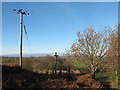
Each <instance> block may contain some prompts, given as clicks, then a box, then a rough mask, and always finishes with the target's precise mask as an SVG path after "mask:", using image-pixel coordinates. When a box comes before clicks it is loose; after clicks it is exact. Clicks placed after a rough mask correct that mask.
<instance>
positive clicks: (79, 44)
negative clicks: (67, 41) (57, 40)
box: [66, 26, 111, 78]
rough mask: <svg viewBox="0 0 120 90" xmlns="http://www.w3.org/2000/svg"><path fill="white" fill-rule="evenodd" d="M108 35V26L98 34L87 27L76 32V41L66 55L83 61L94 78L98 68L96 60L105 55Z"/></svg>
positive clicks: (109, 31) (109, 29)
mask: <svg viewBox="0 0 120 90" xmlns="http://www.w3.org/2000/svg"><path fill="white" fill-rule="evenodd" d="M110 33H111V28H110V27H109V26H108V27H105V28H103V30H102V31H99V32H95V30H94V27H92V26H88V27H87V28H86V29H84V30H83V31H82V32H80V31H79V32H77V39H76V41H75V42H74V43H73V44H72V46H71V48H70V49H69V50H67V53H66V54H67V55H68V56H71V57H74V58H76V59H78V60H83V61H84V63H85V64H86V65H87V66H88V68H89V70H90V71H91V73H93V78H95V71H96V70H97V68H98V67H99V65H98V60H101V59H102V58H103V57H104V56H105V55H106V51H107V49H108V46H109V35H110Z"/></svg>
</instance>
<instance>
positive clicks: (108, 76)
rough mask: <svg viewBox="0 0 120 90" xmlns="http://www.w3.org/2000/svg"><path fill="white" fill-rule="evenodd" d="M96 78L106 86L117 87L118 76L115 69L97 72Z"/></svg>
mask: <svg viewBox="0 0 120 90" xmlns="http://www.w3.org/2000/svg"><path fill="white" fill-rule="evenodd" d="M96 80H97V81H98V82H100V83H101V84H103V85H104V86H105V87H107V88H118V78H117V77H116V71H111V72H104V73H97V74H96Z"/></svg>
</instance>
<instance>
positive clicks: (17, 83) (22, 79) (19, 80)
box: [2, 66, 76, 88]
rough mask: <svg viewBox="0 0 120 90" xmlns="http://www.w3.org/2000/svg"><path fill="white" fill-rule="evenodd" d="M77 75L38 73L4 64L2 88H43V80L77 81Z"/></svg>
mask: <svg viewBox="0 0 120 90" xmlns="http://www.w3.org/2000/svg"><path fill="white" fill-rule="evenodd" d="M75 76H76V75H75V74H63V75H59V74H58V75H54V74H38V73H35V72H32V71H28V70H26V69H21V68H19V67H10V66H2V88H37V87H38V88H41V87H43V86H42V84H41V82H43V81H45V80H48V79H49V78H50V79H59V78H63V79H66V81H75V80H76V78H75ZM37 85H38V86H37Z"/></svg>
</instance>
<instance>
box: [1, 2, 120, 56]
mask: <svg viewBox="0 0 120 90" xmlns="http://www.w3.org/2000/svg"><path fill="white" fill-rule="evenodd" d="M117 5H118V3H117V2H111V3H110V2H103V3H98V2H94V3H93V2H74V3H72V2H69V3H67V2H34V3H33V2H31V3H30V2H26V3H25V2H23V3H22V2H3V3H2V51H3V52H2V53H3V55H8V54H19V41H20V29H19V28H20V15H18V14H16V13H14V12H13V11H12V9H19V8H22V9H23V10H24V11H25V10H27V11H29V12H30V15H29V16H24V17H23V19H24V22H23V24H25V25H26V29H27V32H28V38H29V40H27V38H26V36H25V33H24V32H23V33H24V34H23V54H35V53H37V54H38V53H54V52H55V51H57V52H58V53H59V54H60V53H63V52H64V50H65V49H68V48H69V47H70V46H71V44H72V43H73V42H74V41H75V39H76V32H77V31H79V30H83V29H84V28H86V27H87V26H88V25H94V27H95V29H96V31H99V26H100V25H102V26H103V27H104V26H107V25H108V24H109V25H110V26H111V27H112V28H115V25H117V23H118V6H117Z"/></svg>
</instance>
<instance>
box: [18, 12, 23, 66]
mask: <svg viewBox="0 0 120 90" xmlns="http://www.w3.org/2000/svg"><path fill="white" fill-rule="evenodd" d="M22 20H23V15H22V12H20V60H19V64H20V67H21V68H22Z"/></svg>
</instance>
